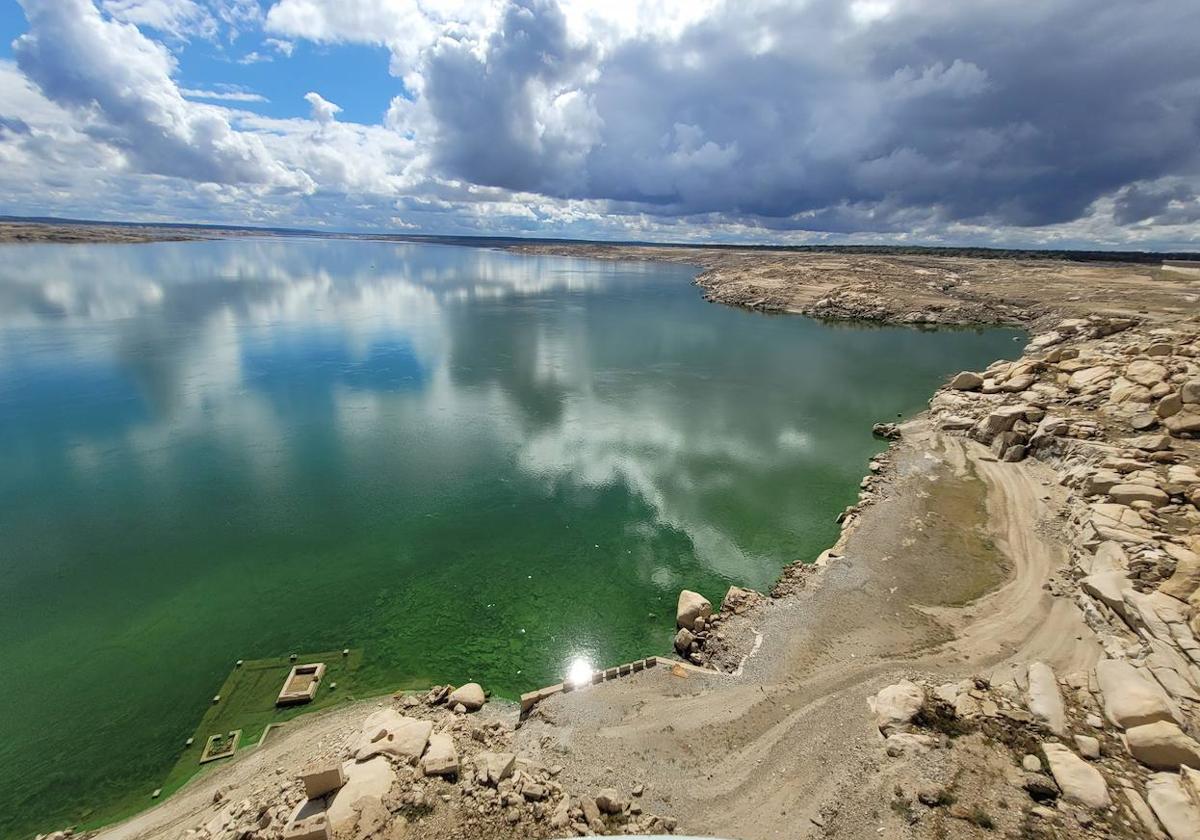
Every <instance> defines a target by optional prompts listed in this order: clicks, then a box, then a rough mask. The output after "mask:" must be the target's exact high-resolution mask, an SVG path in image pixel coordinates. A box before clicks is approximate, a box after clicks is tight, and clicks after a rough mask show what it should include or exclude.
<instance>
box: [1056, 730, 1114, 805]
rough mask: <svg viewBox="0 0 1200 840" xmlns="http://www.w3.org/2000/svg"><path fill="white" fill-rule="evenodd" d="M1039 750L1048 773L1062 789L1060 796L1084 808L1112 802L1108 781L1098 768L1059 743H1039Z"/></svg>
mask: <svg viewBox="0 0 1200 840" xmlns="http://www.w3.org/2000/svg"><path fill="white" fill-rule="evenodd" d="M1042 754H1043V755H1044V756H1045V757H1046V763H1047V764H1048V765H1049V767H1050V775H1052V776H1053V777H1054V781H1055V782H1056V783H1057V784H1058V787H1059V788H1060V789H1061V790H1062V795H1063V799H1065V800H1066V801H1067V802H1074V803H1075V804H1077V805H1084V806H1086V807H1088V808H1107V807H1108V806H1109V805H1111V804H1112V800H1111V799H1110V798H1109V795H1108V784H1107V783H1106V782H1105V781H1104V776H1102V775H1100V771H1099V770H1097V769H1096V768H1095V767H1092V766H1091V765H1089V764H1088V763H1087V762H1086V761H1084V760H1083V759H1082V758H1080V757H1079V756H1077V755H1075V753H1073V752H1071V751H1070V750H1069V749H1067V748H1066V747H1064V746H1063V745H1062V744H1055V743H1049V742H1047V743H1044V744H1042Z"/></svg>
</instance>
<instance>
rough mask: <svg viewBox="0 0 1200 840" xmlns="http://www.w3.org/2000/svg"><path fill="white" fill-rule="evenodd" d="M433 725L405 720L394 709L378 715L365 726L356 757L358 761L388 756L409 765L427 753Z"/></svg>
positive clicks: (371, 718)
mask: <svg viewBox="0 0 1200 840" xmlns="http://www.w3.org/2000/svg"><path fill="white" fill-rule="evenodd" d="M432 731H433V724H432V723H430V722H429V721H427V720H417V719H414V718H409V717H405V716H404V715H402V714H400V713H399V712H397V711H396V710H395V709H383V710H381V711H378V712H375V713H374V714H373V715H371V716H370V717H369V718H367V721H366V723H364V724H363V728H362V733H361V735H360V736H359V740H358V748H357V749H356V750H355V753H354V757H355V758H356V759H357V760H359V761H366V760H367V759H369V758H371V757H373V756H376V755H388V756H392V757H393V758H397V759H400V760H402V761H406V762H409V763H412V762H415V761H416V760H417V759H419V758H420V757H421V755H422V754H423V753H424V752H425V746H426V744H428V743H429V735H430V733H431V732H432Z"/></svg>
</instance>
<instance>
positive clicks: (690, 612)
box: [675, 589, 712, 631]
mask: <svg viewBox="0 0 1200 840" xmlns="http://www.w3.org/2000/svg"><path fill="white" fill-rule="evenodd" d="M710 615H712V603H711V602H710V601H709V600H708V599H707V598H705V597H704V596H703V595H701V594H700V593H699V592H692V591H691V590H690V589H685V590H683V591H682V592H680V593H679V603H678V604H677V605H676V607H675V626H676V627H682V628H683V629H685V630H689V631H690V630H694V629H696V619H701V620H703V619H706V618H708V617H709V616H710Z"/></svg>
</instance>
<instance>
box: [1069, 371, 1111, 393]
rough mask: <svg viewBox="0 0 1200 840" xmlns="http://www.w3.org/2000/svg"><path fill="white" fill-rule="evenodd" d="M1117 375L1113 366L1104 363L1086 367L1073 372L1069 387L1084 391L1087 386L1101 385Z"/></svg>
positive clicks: (1073, 389)
mask: <svg viewBox="0 0 1200 840" xmlns="http://www.w3.org/2000/svg"><path fill="white" fill-rule="evenodd" d="M1115 375H1116V374H1114V373H1113V371H1112V368H1107V367H1104V366H1103V365H1097V366H1095V367H1090V368H1084V369H1083V370H1077V371H1075V372H1074V373H1072V374H1071V378H1070V379H1068V380H1067V388H1069V389H1070V390H1072V391H1082V390H1084V389H1086V388H1091V387H1093V386H1095V385H1099V384H1100V383H1102V382H1107V381H1108V380H1109V379H1112V378H1113V376H1115Z"/></svg>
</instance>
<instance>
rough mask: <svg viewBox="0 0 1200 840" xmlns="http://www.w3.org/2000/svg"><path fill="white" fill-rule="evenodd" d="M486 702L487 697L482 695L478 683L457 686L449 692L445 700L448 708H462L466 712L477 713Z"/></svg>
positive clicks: (481, 688) (481, 689)
mask: <svg viewBox="0 0 1200 840" xmlns="http://www.w3.org/2000/svg"><path fill="white" fill-rule="evenodd" d="M485 702H487V697H486V696H485V695H484V693H483V687H482V686H481V685H480V684H479V683H467V684H466V685H463V686H459V687H458V688H456V689H454V691H451V692H450V696H449V697H447V698H446V704H447V705H449V706H450V708H452V709H453V708H454V707H456V706H462V707H463V708H464V709H465V710H466V711H468V712H477V711H479V710H480V709H482V708H483V704H484V703H485Z"/></svg>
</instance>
